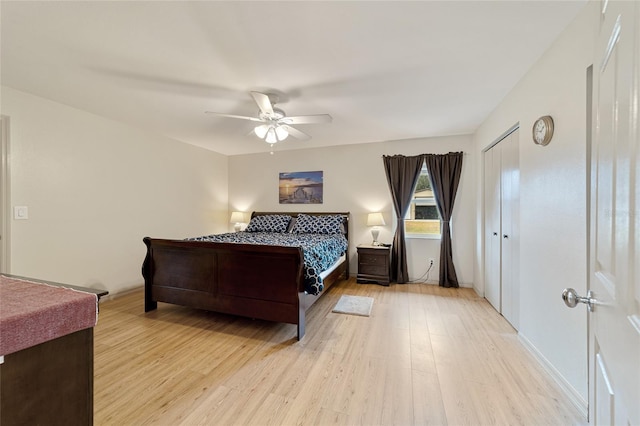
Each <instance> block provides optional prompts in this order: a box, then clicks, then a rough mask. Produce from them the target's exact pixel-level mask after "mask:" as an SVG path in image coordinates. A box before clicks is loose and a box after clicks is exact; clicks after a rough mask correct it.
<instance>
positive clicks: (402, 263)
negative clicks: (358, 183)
mask: <svg viewBox="0 0 640 426" xmlns="http://www.w3.org/2000/svg"><path fill="white" fill-rule="evenodd" d="M382 160H383V161H384V170H385V172H386V174H387V182H388V183H389V190H390V191H391V197H392V199H393V208H394V209H395V211H396V217H397V218H398V224H397V227H396V234H395V236H394V237H393V246H392V249H391V281H394V282H397V283H398V284H403V283H406V282H407V281H409V271H408V269H407V247H406V245H405V242H404V217H405V215H406V214H407V209H408V208H409V207H410V206H411V199H412V198H413V191H414V190H415V187H416V184H417V182H418V177H419V176H420V170H421V169H422V164H423V163H424V156H423V155H418V156H415V157H405V156H404V155H393V156H387V155H385V156H383V157H382Z"/></svg>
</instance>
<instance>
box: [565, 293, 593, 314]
mask: <svg viewBox="0 0 640 426" xmlns="http://www.w3.org/2000/svg"><path fill="white" fill-rule="evenodd" d="M562 300H564V304H565V305H567V306H568V307H570V308H575V307H576V306H578V303H584V304H586V305H587V309H589V312H593V306H594V305H595V302H596V299H594V298H593V292H592V291H591V290H589V291H588V292H587V297H582V296H579V295H578V293H576V291H575V290H574V289H572V288H565V289H564V291H563V292H562Z"/></svg>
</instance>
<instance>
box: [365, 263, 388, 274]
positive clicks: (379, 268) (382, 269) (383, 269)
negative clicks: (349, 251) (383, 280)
mask: <svg viewBox="0 0 640 426" xmlns="http://www.w3.org/2000/svg"><path fill="white" fill-rule="evenodd" d="M358 273H360V274H368V275H382V276H385V275H387V274H388V273H389V267H388V265H367V264H362V263H361V264H360V265H358Z"/></svg>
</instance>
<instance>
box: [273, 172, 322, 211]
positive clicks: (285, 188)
mask: <svg viewBox="0 0 640 426" xmlns="http://www.w3.org/2000/svg"><path fill="white" fill-rule="evenodd" d="M322 186H323V181H322V172H291V173H280V182H279V190H278V193H279V197H280V204H322Z"/></svg>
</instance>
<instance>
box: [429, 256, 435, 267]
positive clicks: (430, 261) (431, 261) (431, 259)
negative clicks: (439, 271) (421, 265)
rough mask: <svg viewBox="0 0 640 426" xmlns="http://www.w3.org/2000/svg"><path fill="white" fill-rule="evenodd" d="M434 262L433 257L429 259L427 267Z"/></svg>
mask: <svg viewBox="0 0 640 426" xmlns="http://www.w3.org/2000/svg"><path fill="white" fill-rule="evenodd" d="M434 262H435V259H434V258H433V257H430V258H429V266H433V263H434Z"/></svg>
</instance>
